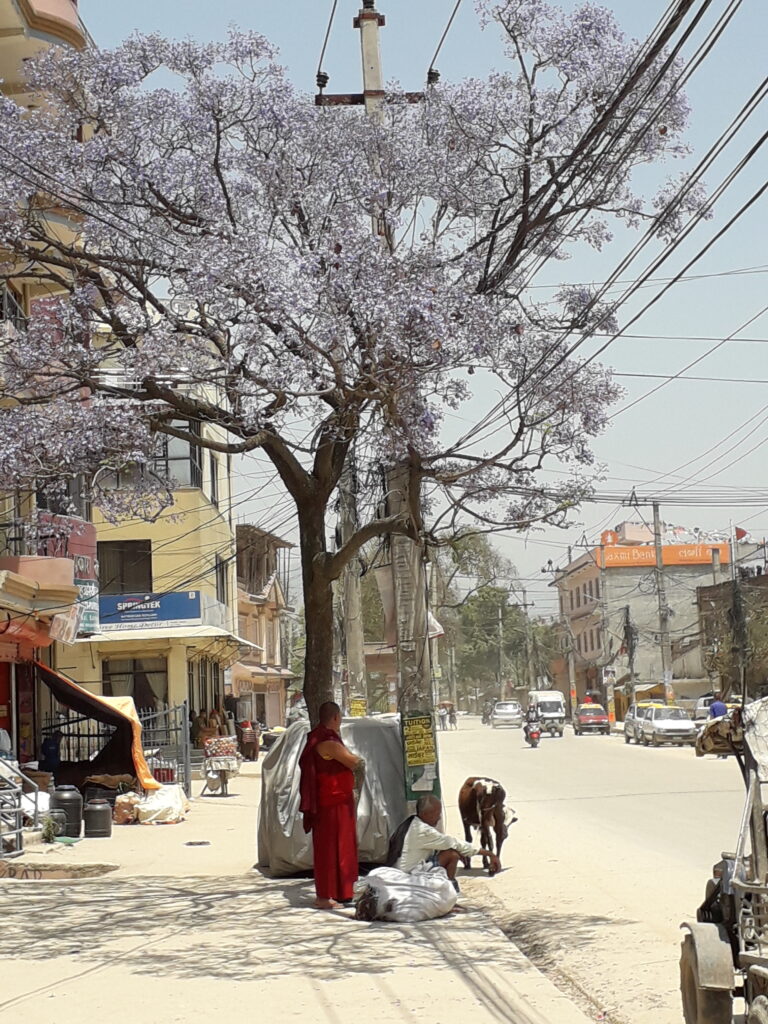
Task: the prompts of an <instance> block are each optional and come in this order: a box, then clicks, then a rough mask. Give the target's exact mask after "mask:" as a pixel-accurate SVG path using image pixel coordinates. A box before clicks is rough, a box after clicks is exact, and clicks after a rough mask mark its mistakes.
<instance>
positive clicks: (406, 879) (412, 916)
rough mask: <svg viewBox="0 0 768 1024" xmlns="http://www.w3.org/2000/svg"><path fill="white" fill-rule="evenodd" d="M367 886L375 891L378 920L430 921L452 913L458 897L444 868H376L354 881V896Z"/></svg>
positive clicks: (366, 888)
mask: <svg viewBox="0 0 768 1024" xmlns="http://www.w3.org/2000/svg"><path fill="white" fill-rule="evenodd" d="M367 890H373V892H374V893H375V894H376V919H377V920H379V921H403V922H408V923H413V922H416V921H429V920H431V919H432V918H434V917H443V916H444V915H445V914H449V913H450V912H451V911H452V910H453V908H454V907H455V906H456V901H457V900H458V898H459V895H458V893H457V892H456V890H455V889H454V887H453V884H452V883H451V881H450V879H449V878H448V875H447V874H446V873H445V869H444V868H440V867H432V868H427V866H426V864H425V865H424V870H423V871H420V870H417V871H412V872H411V873H410V874H408V873H406V872H405V871H399V870H398V869H397V868H374V870H373V871H371V872H370V873H369V874H368V875H367V876H366V877H365V878H361V879H359V880H358V881H357V882H355V890H354V891H355V898H356V899H358V898H359V897H360V896H362V895H363V894H364V893H365V892H366V891H367Z"/></svg>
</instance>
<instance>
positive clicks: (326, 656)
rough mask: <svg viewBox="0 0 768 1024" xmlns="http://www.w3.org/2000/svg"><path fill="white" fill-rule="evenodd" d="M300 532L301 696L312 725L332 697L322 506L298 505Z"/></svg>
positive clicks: (330, 610)
mask: <svg viewBox="0 0 768 1024" xmlns="http://www.w3.org/2000/svg"><path fill="white" fill-rule="evenodd" d="M299 532H300V536H301V540H300V547H301V563H302V580H303V583H304V630H305V642H306V655H305V661H304V699H305V700H306V702H307V708H308V710H309V720H310V723H311V724H312V725H313V726H315V725H317V721H318V709H319V708H320V705H321V704H322V703H323V702H324V701H327V700H333V584H332V582H331V580H330V579H328V576H327V573H326V570H325V566H324V564H323V563H324V561H325V560H324V557H323V556H324V555H325V553H326V542H325V508H324V507H320V508H317V507H314V506H313V507H311V508H303V509H302V508H300V509H299Z"/></svg>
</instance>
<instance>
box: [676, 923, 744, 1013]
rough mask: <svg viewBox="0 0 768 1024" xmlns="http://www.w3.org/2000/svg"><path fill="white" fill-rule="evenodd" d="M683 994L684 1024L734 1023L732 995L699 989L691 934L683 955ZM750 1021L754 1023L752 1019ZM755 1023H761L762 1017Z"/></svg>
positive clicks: (697, 966) (697, 970) (681, 972)
mask: <svg viewBox="0 0 768 1024" xmlns="http://www.w3.org/2000/svg"><path fill="white" fill-rule="evenodd" d="M680 994H681V995H682V998H683V1017H684V1018H685V1024H731V1022H732V1020H733V1013H732V1011H733V997H732V995H731V993H730V992H723V991H718V990H713V989H704V988H701V987H700V985H699V965H698V962H697V960H696V947H695V946H694V944H693V939H692V938H691V936H690V935H686V936H685V938H684V939H683V945H682V948H681V952H680ZM755 1002H757V1000H756V1001H755ZM747 1020H748V1024H753V1022H752V1020H751V1018H747ZM754 1024H762V1021H761V1020H760V1018H759V1017H756V1018H755V1022H754Z"/></svg>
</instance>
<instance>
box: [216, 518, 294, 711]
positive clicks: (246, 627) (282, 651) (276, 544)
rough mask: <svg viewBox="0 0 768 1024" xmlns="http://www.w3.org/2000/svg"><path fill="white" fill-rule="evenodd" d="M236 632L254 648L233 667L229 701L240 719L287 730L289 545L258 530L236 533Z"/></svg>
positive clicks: (247, 528)
mask: <svg viewBox="0 0 768 1024" xmlns="http://www.w3.org/2000/svg"><path fill="white" fill-rule="evenodd" d="M236 540H237V612H238V633H239V634H240V636H241V637H243V638H244V639H245V640H247V641H249V642H250V644H252V645H253V646H249V647H247V648H245V653H244V654H243V656H242V657H241V658H240V660H239V661H238V662H236V663H235V664H234V665H233V666H232V673H231V689H232V696H233V697H234V698H235V700H236V701H237V717H238V718H239V719H243V718H246V719H249V720H251V719H254V718H255V719H256V720H257V721H259V722H263V723H265V724H266V725H267V726H270V727H271V726H275V725H285V713H286V694H287V690H288V687H289V685H290V684H291V682H292V681H293V680H294V679H295V676H294V674H293V672H291V670H290V664H289V647H288V643H287V642H286V641H287V636H286V625H287V616H289V615H290V614H291V612H292V611H293V609H292V608H291V607H290V606H289V604H288V585H289V566H290V557H289V552H290V549H291V548H292V547H293V545H292V544H289V543H288V541H286V540H283V539H282V538H281V537H276V536H274V535H273V534H271V533H267V532H266V531H265V530H262V529H259V527H257V526H251V525H244V526H238V527H237V529H236Z"/></svg>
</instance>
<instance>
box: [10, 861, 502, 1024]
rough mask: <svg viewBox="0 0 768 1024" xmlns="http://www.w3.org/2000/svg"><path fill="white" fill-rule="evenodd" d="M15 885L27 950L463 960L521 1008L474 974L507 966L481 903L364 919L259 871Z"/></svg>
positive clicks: (468, 978) (49, 955)
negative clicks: (389, 919) (438, 913)
mask: <svg viewBox="0 0 768 1024" xmlns="http://www.w3.org/2000/svg"><path fill="white" fill-rule="evenodd" d="M6 895H7V896H8V897H9V902H10V900H11V899H12V902H13V910H12V912H10V913H7V914H6V915H4V917H3V944H4V945H5V947H6V948H7V949H15V950H16V951H17V955H19V956H21V957H23V958H24V959H26V960H29V959H32V960H41V961H44V960H54V959H56V958H59V957H70V958H73V959H74V960H75V961H76V962H82V963H83V964H85V963H87V964H88V966H89V968H91V969H93V968H95V969H99V966H100V965H101V966H103V967H109V966H112V965H118V964H119V965H120V966H121V968H122V969H123V970H128V971H130V973H132V974H134V975H154V976H158V977H166V978H168V977H175V978H178V979H189V978H195V979H198V980H200V979H205V978H209V979H213V980H226V981H230V982H237V981H251V982H253V981H268V980H270V979H273V978H278V977H285V976H286V975H292V974H293V975H300V976H302V977H303V978H305V979H313V980H317V981H328V980H332V979H338V978H339V977H344V976H345V975H350V974H367V975H377V974H385V973H387V972H389V971H390V970H392V969H393V968H394V967H402V966H403V965H407V966H408V967H410V968H416V969H418V968H420V967H427V968H432V969H438V970H440V969H443V970H446V969H454V970H459V971H460V972H461V973H462V975H463V977H464V980H465V983H466V984H467V985H468V986H469V987H470V988H472V990H473V991H474V992H475V995H476V997H477V998H478V1000H480V1001H481V1002H483V1003H484V1004H485V1005H486V1006H487V1008H488V1009H489V1010H491V1012H492V1014H493V1016H494V1018H495V1019H496V1020H498V1021H500V1022H507V1021H509V1022H511V1021H513V1020H516V1019H517V1018H515V1017H513V1016H512V1015H511V1014H510V1013H509V1012H508V1009H507V1008H506V1007H505V1006H504V1005H503V1003H502V1001H501V1000H498V1002H497V1000H496V999H495V997H494V995H495V994H494V993H493V992H488V991H484V990H483V986H482V985H481V984H475V981H474V976H475V974H476V971H475V968H476V965H477V963H478V960H480V961H481V962H486V963H488V962H491V963H496V964H498V965H499V967H500V968H502V969H503V967H504V964H503V962H500V949H501V960H502V961H503V960H504V959H505V957H504V953H503V949H504V947H503V946H502V947H501V948H500V945H499V943H500V936H499V933H498V931H497V930H496V929H495V927H494V926H493V925H492V924H491V923H490V922H489V921H488V920H487V919H486V918H485V917H484V916H482V915H481V914H479V913H474V912H470V913H467V914H463V915H451V916H450V917H448V918H444V919H442V920H438V921H430V922H424V923H422V924H418V925H398V924H389V923H388V924H384V923H381V922H373V923H367V922H360V921H355V920H354V919H353V917H352V912H351V911H349V910H345V911H338V912H333V913H322V912H318V911H315V910H313V909H312V908H311V903H312V900H313V898H314V888H313V885H312V882H311V881H309V880H306V879H276V880H270V879H265V878H263V877H260V876H258V875H256V874H254V875H245V876H242V877H231V876H230V877H226V878H222V879H215V878H210V877H206V878H181V879H171V878H140V879H138V878H137V879H114V878H113V879H111V880H109V881H107V880H101V879H99V880H98V881H94V882H89V883H82V882H81V883H62V884H56V885H53V884H50V883H48V884H46V883H34V882H29V883H17V884H15V885H14V887H13V891H12V894H11V891H10V890H9V891H8V892H7V893H6ZM509 949H510V954H509V963H510V966H512V964H513V963H514V955H515V954H514V951H513V947H512V946H510V947H509ZM12 1002H13V1000H12ZM3 1005H4V1004H3V1002H2V1000H1V999H0V1009H2V1008H3Z"/></svg>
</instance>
